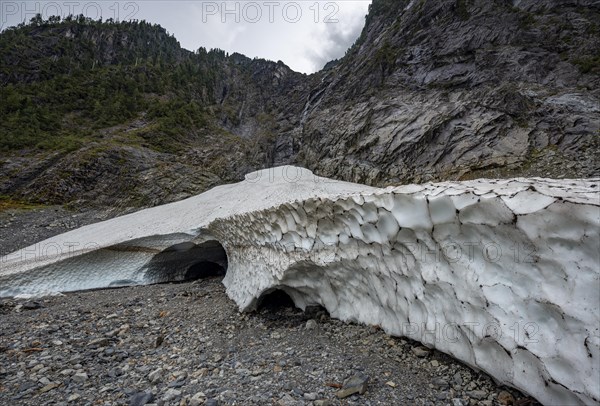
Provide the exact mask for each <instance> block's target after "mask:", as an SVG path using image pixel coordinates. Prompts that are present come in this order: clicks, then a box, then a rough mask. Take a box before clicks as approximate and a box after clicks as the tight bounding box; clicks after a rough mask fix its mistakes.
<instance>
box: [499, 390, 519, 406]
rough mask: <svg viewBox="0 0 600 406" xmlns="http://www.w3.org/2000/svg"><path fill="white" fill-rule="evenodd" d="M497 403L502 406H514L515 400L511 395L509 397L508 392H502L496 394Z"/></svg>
mask: <svg viewBox="0 0 600 406" xmlns="http://www.w3.org/2000/svg"><path fill="white" fill-rule="evenodd" d="M497 399H498V403H500V404H501V405H503V406H508V405H514V404H515V398H514V396H513V395H511V394H510V393H509V392H507V391H504V390H503V391H502V392H500V393H499V394H498V397H497Z"/></svg>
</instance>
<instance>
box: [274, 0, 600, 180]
mask: <svg viewBox="0 0 600 406" xmlns="http://www.w3.org/2000/svg"><path fill="white" fill-rule="evenodd" d="M599 11H600V8H599V4H598V2H592V1H579V2H577V1H541V2H540V1H535V2H533V1H528V2H525V1H521V2H517V1H515V2H510V1H498V0H495V1H487V0H486V1H479V0H461V1H455V0H445V1H420V0H414V1H397V2H389V1H388V2H385V1H376V2H374V6H373V7H372V9H371V14H370V15H369V16H368V18H367V25H366V27H365V29H364V31H363V33H362V36H361V38H360V39H359V41H358V42H357V44H356V45H355V46H354V47H353V48H352V49H351V50H350V51H349V52H348V54H347V55H346V57H345V58H344V59H343V60H342V61H341V62H340V63H338V64H337V65H336V66H335V67H333V68H331V69H329V70H327V71H325V72H322V73H321V75H320V76H321V81H320V83H319V85H318V86H316V87H314V88H313V89H312V90H311V95H312V99H310V100H309V102H308V103H307V112H306V114H305V117H303V127H302V132H301V134H302V135H301V136H300V137H297V138H295V137H293V136H290V137H288V138H287V140H286V142H287V145H290V146H293V147H290V148H288V149H284V148H282V149H281V153H280V155H279V157H281V160H282V161H286V160H287V159H289V154H290V152H292V151H293V153H296V151H298V152H297V155H296V157H297V158H298V160H299V161H300V162H301V163H304V164H305V165H306V166H308V167H310V168H312V169H314V170H316V171H317V172H319V173H321V174H323V175H325V176H334V177H338V178H343V179H346V180H353V181H360V182H367V183H373V184H381V183H388V182H390V183H395V182H406V181H417V182H418V181H423V180H429V179H447V178H460V177H469V176H481V175H492V176H494V177H499V176H500V177H502V176H507V175H536V176H570V177H576V176H584V177H585V176H590V175H592V174H594V173H597V171H598V169H599V167H598V160H597V158H598V136H599V128H600V122H599V118H600V104H599V97H600V91H599V89H600V75H599V73H600V64H599V63H598V62H599V59H598V56H599V50H600V36H599V34H598V30H599V24H598V21H600V13H599ZM281 144H282V145H283V144H285V143H284V142H281Z"/></svg>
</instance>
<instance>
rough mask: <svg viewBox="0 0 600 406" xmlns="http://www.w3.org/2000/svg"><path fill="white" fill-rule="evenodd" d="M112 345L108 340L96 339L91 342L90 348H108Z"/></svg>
mask: <svg viewBox="0 0 600 406" xmlns="http://www.w3.org/2000/svg"><path fill="white" fill-rule="evenodd" d="M109 343H110V341H109V339H108V338H96V339H95V340H92V341H90V343H89V345H90V346H97V347H106V346H107V345H108V344H109Z"/></svg>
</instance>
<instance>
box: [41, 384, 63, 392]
mask: <svg viewBox="0 0 600 406" xmlns="http://www.w3.org/2000/svg"><path fill="white" fill-rule="evenodd" d="M59 386H60V384H58V383H49V384H48V385H46V386H44V387H43V388H42V389H40V393H46V392H50V391H51V390H52V389H56V388H58V387H59Z"/></svg>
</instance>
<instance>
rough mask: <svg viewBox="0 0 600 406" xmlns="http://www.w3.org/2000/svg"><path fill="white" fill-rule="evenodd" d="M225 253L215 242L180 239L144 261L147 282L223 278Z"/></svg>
mask: <svg viewBox="0 0 600 406" xmlns="http://www.w3.org/2000/svg"><path fill="white" fill-rule="evenodd" d="M226 272H227V253H226V251H225V248H223V246H222V245H221V243H219V242H218V241H215V240H211V241H206V242H203V243H200V244H195V243H193V242H184V243H181V244H176V245H173V246H171V247H169V248H166V249H165V250H163V251H161V252H160V253H158V254H157V255H156V256H155V257H154V258H152V260H151V261H150V263H149V264H148V267H147V271H146V281H147V282H148V283H168V282H189V281H194V280H198V279H203V278H210V277H224V276H225V273H226Z"/></svg>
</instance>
